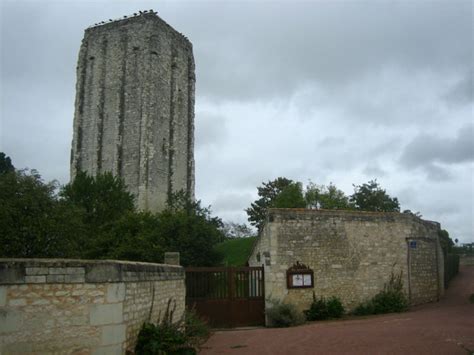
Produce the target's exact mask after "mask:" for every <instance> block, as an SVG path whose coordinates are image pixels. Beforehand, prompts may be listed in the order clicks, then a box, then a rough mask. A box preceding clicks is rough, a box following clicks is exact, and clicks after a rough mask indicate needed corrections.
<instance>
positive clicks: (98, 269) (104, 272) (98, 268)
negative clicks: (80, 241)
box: [85, 263, 121, 283]
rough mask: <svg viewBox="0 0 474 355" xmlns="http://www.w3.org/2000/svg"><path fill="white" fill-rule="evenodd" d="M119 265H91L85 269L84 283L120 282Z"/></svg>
mask: <svg viewBox="0 0 474 355" xmlns="http://www.w3.org/2000/svg"><path fill="white" fill-rule="evenodd" d="M120 279H121V268H120V264H118V263H117V264H91V265H87V267H86V278H85V281H86V282H91V283H96V282H114V281H120Z"/></svg>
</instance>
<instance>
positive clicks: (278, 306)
mask: <svg viewBox="0 0 474 355" xmlns="http://www.w3.org/2000/svg"><path fill="white" fill-rule="evenodd" d="M270 302H271V303H272V304H273V305H272V307H271V308H267V309H266V311H265V312H266V315H267V317H268V322H269V325H270V326H271V327H277V328H283V327H292V326H295V325H300V324H303V323H304V317H303V315H302V314H301V312H299V311H298V310H297V309H296V307H295V306H294V305H292V304H289V303H283V302H281V301H278V300H270Z"/></svg>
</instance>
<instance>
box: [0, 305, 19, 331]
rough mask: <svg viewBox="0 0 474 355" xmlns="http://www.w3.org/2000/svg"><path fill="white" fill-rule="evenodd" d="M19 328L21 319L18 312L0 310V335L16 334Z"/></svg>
mask: <svg viewBox="0 0 474 355" xmlns="http://www.w3.org/2000/svg"><path fill="white" fill-rule="evenodd" d="M21 326H22V318H21V314H20V313H19V312H16V311H12V310H2V309H0V334H1V333H10V332H16V331H18V330H20V329H21Z"/></svg>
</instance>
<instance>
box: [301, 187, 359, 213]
mask: <svg viewBox="0 0 474 355" xmlns="http://www.w3.org/2000/svg"><path fill="white" fill-rule="evenodd" d="M305 198H306V203H307V206H308V207H310V208H322V209H327V210H335V209H340V210H350V209H353V208H354V206H353V205H352V204H351V203H350V202H349V198H348V197H347V196H346V194H345V193H344V191H342V190H339V189H338V188H337V187H336V186H335V185H334V184H333V183H332V182H331V183H329V185H328V186H325V185H317V184H314V183H312V182H310V183H309V184H308V186H307V187H306V194H305Z"/></svg>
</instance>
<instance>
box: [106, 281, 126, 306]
mask: <svg viewBox="0 0 474 355" xmlns="http://www.w3.org/2000/svg"><path fill="white" fill-rule="evenodd" d="M125 290H126V288H125V283H123V282H122V283H113V284H109V285H108V286H107V302H110V303H114V302H122V301H123V300H124V299H125Z"/></svg>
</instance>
